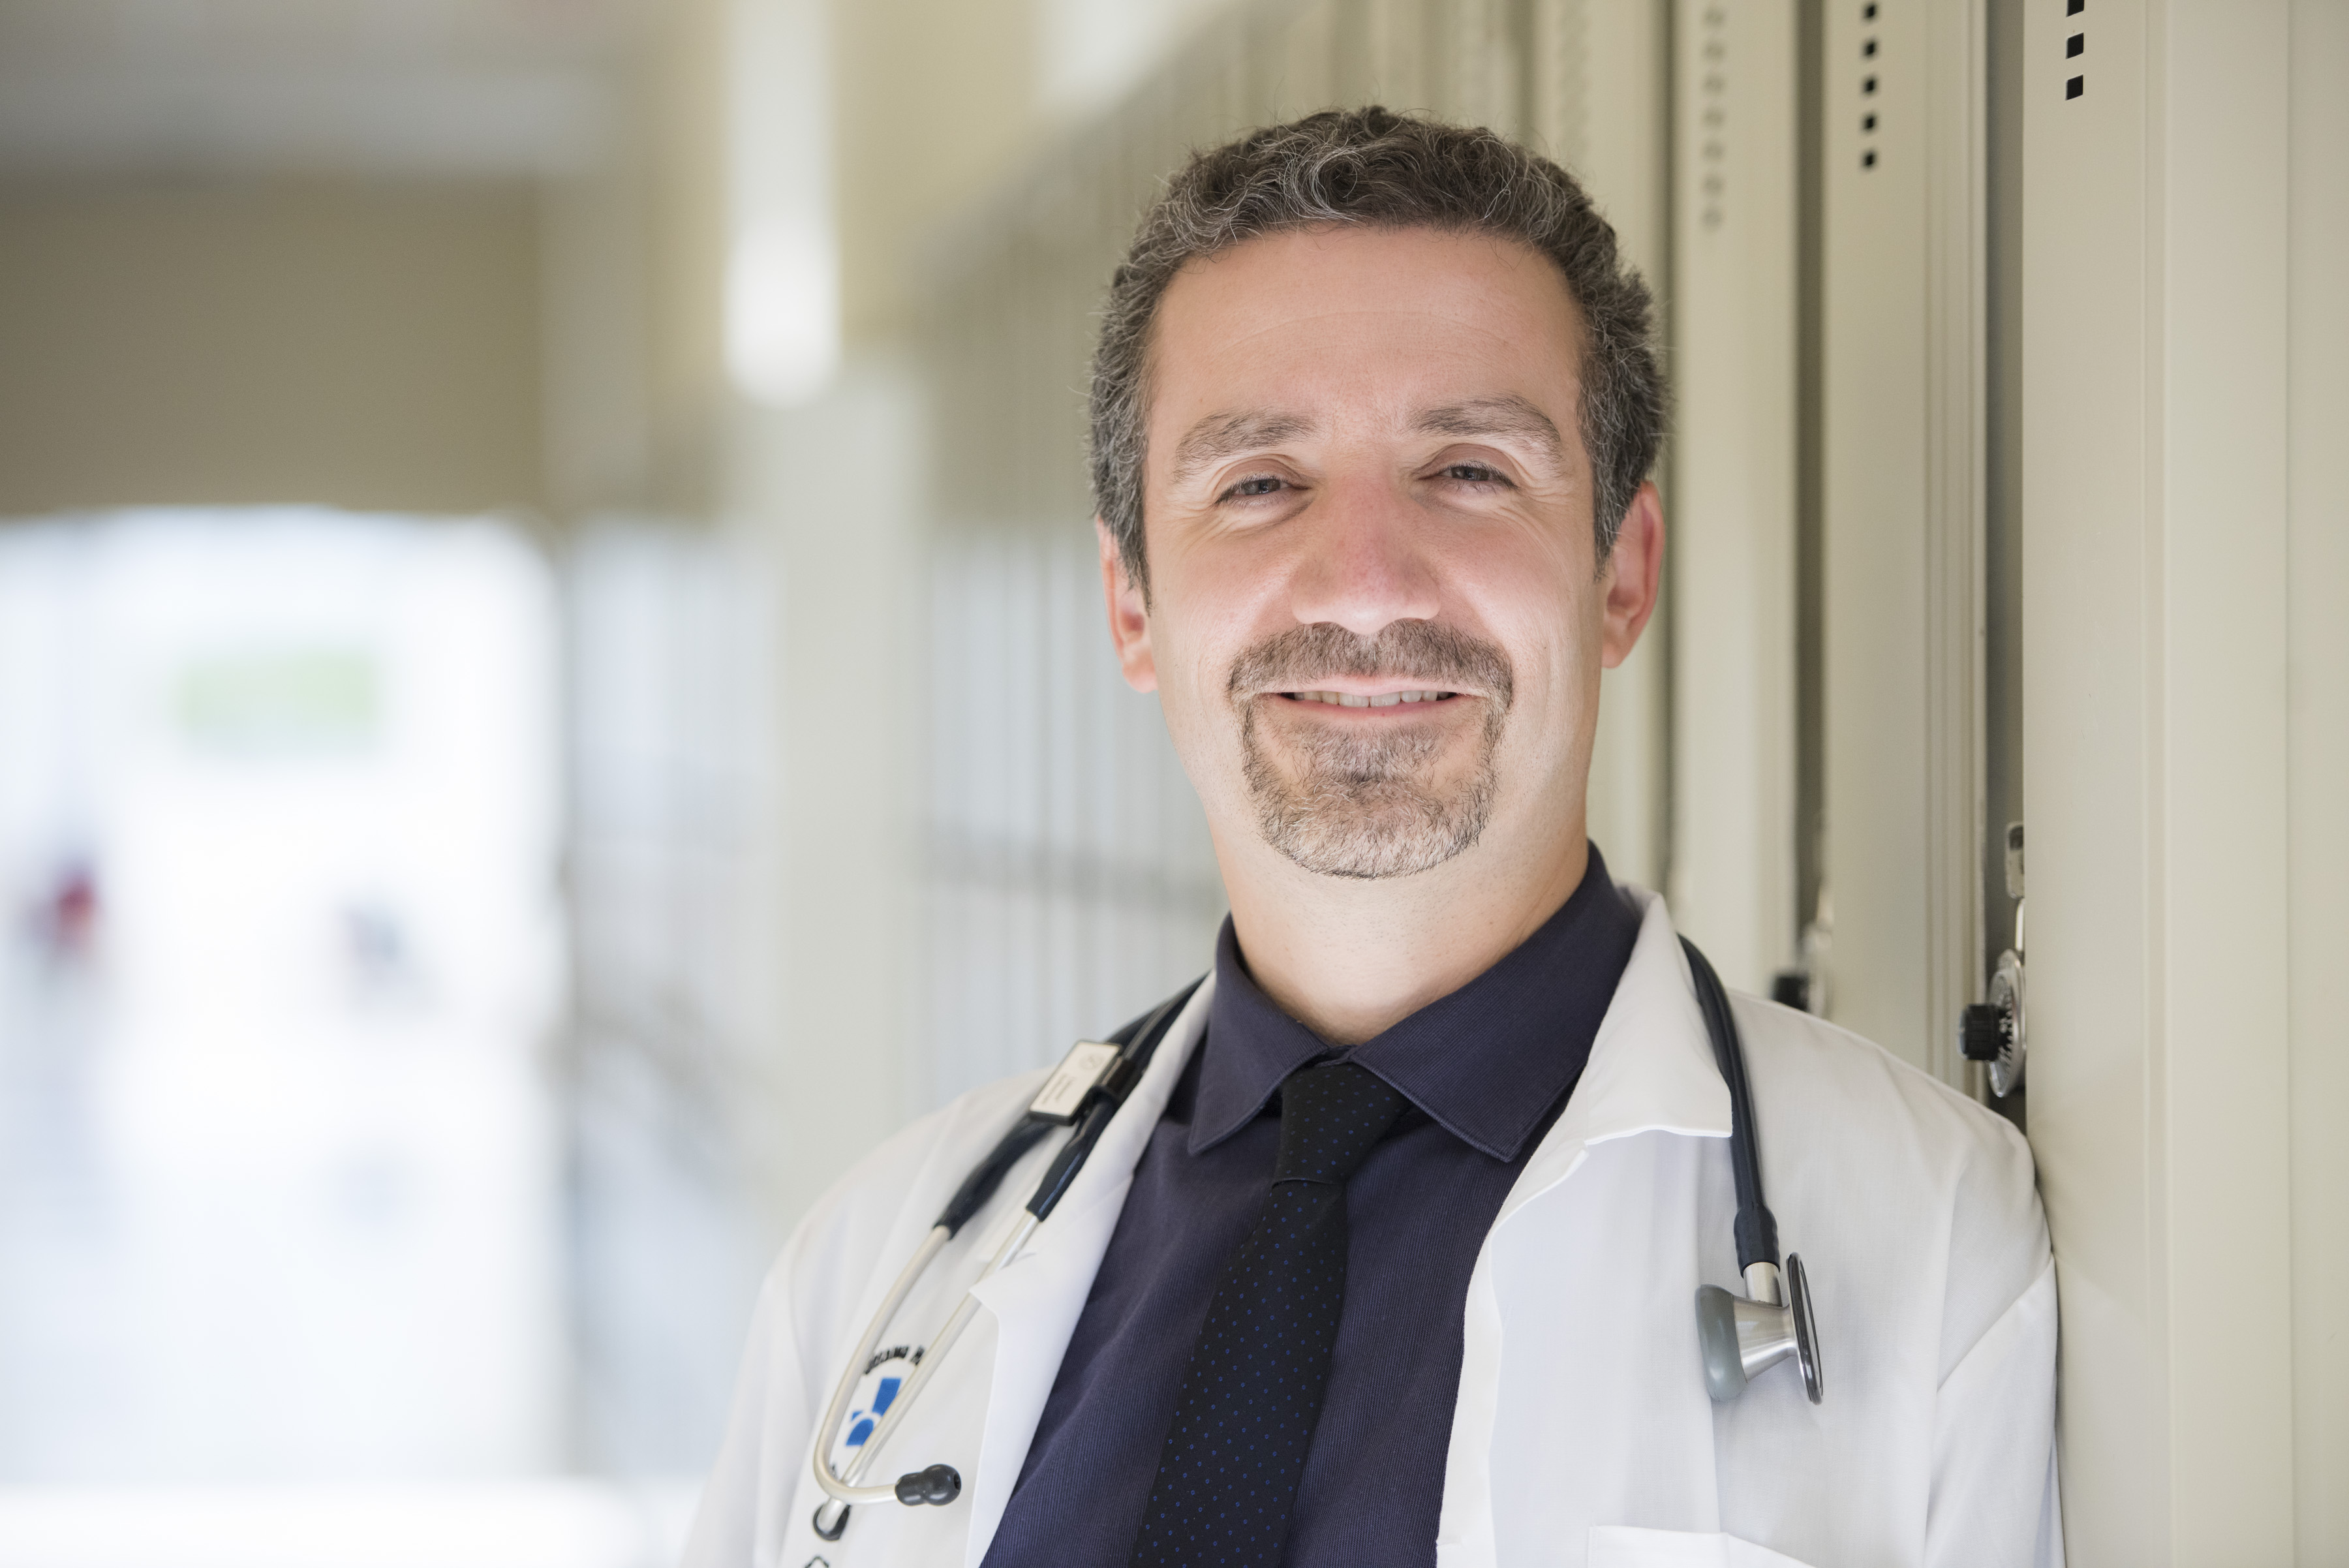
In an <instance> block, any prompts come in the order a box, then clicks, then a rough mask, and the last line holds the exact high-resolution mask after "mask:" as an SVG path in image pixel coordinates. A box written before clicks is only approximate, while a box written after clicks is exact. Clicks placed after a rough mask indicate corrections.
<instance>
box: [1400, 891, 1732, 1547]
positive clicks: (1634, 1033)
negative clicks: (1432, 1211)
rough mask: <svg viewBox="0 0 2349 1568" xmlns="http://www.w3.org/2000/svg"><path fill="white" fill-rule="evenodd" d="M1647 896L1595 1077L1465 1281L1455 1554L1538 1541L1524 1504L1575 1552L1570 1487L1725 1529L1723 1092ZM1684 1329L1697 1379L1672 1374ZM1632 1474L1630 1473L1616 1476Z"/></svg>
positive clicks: (1450, 1489) (1679, 963) (1449, 1479)
mask: <svg viewBox="0 0 2349 1568" xmlns="http://www.w3.org/2000/svg"><path fill="white" fill-rule="evenodd" d="M1633 896H1634V897H1636V898H1640V900H1641V901H1642V903H1643V906H1644V907H1643V910H1642V919H1641V922H1640V935H1639V938H1638V940H1637V941H1636V942H1635V943H1634V945H1633V948H1632V953H1631V959H1630V962H1629V963H1628V964H1627V965H1626V966H1625V969H1624V972H1623V978H1622V980H1621V981H1619V983H1618V984H1617V986H1616V991H1615V996H1614V999H1613V1001H1612V1002H1610V1003H1609V1008H1608V1011H1607V1014H1606V1017H1605V1018H1604V1019H1603V1020H1602V1021H1601V1023H1600V1024H1599V1033H1598V1035H1597V1037H1596V1038H1595V1039H1594V1041H1593V1042H1592V1045H1591V1050H1590V1057H1589V1060H1588V1064H1586V1066H1585V1067H1584V1069H1583V1074H1582V1077H1581V1079H1580V1081H1579V1082H1578V1084H1577V1085H1576V1087H1575V1090H1574V1094H1573V1096H1572V1097H1571V1098H1570V1099H1569V1100H1568V1102H1567V1106H1566V1109H1565V1110H1564V1111H1563V1112H1561V1113H1560V1114H1559V1116H1558V1119H1557V1122H1556V1123H1554V1124H1553V1125H1552V1127H1551V1128H1550V1130H1549V1133H1548V1134H1547V1137H1544V1138H1543V1140H1542V1142H1541V1144H1540V1146H1539V1147H1537V1149H1536V1150H1535V1151H1534V1155H1533V1158H1531V1159H1529V1160H1528V1161H1527V1162H1526V1169H1525V1171H1524V1173H1523V1174H1522V1175H1521V1176H1519V1178H1518V1179H1517V1182H1516V1186H1515V1187H1514V1188H1513V1189H1511V1191H1510V1194H1509V1196H1508V1198H1507V1199H1506V1201H1505V1202H1504V1203H1503V1204H1502V1207H1501V1211H1500V1215H1499V1217H1498V1218H1497V1219H1496V1220H1495V1222H1494V1226H1493V1229H1492V1231H1491V1232H1490V1233H1489V1234H1488V1235H1487V1236H1486V1238H1485V1246H1484V1248H1483V1250H1482V1251H1481V1252H1480V1253H1479V1254H1478V1257H1477V1261H1476V1266H1475V1270H1474V1271H1473V1272H1472V1273H1471V1275H1470V1278H1469V1283H1468V1299H1467V1303H1466V1313H1465V1319H1464V1344H1463V1356H1462V1364H1461V1374H1460V1392H1459V1398H1458V1402H1457V1404H1456V1406H1455V1408H1454V1417H1453V1428H1452V1440H1451V1447H1450V1452H1449V1455H1448V1459H1447V1464H1446V1469H1445V1478H1444V1512H1443V1520H1442V1524H1441V1526H1440V1528H1439V1531H1438V1534H1437V1557H1438V1561H1439V1562H1440V1563H1442V1564H1443V1568H1469V1565H1471V1564H1474V1565H1478V1568H1484V1565H1488V1564H1493V1563H1497V1562H1498V1561H1499V1560H1500V1556H1501V1552H1502V1547H1503V1542H1504V1538H1505V1537H1506V1539H1508V1540H1509V1541H1510V1542H1514V1543H1516V1544H1518V1545H1522V1544H1523V1543H1524V1542H1522V1540H1521V1539H1520V1537H1521V1535H1522V1533H1523V1532H1521V1531H1519V1530H1516V1529H1513V1528H1511V1521H1521V1520H1523V1519H1525V1518H1526V1516H1527V1514H1528V1512H1529V1509H1528V1506H1527V1500H1526V1499H1524V1498H1521V1497H1519V1495H1518V1494H1519V1493H1521V1492H1523V1491H1525V1490H1526V1488H1525V1487H1524V1486H1523V1485H1520V1484H1517V1478H1515V1477H1512V1478H1508V1479H1507V1480H1506V1484H1504V1485H1503V1486H1502V1487H1501V1488H1500V1490H1504V1491H1506V1492H1507V1493H1508V1498H1507V1501H1506V1504H1504V1503H1503V1502H1501V1501H1496V1496H1495V1490H1496V1487H1495V1454H1496V1451H1500V1452H1505V1453H1506V1456H1507V1458H1508V1461H1509V1467H1508V1468H1510V1469H1517V1470H1522V1469H1525V1468H1526V1467H1525V1463H1524V1461H1525V1459H1526V1458H1528V1457H1532V1456H1538V1458H1537V1459H1535V1460H1534V1463H1533V1465H1532V1467H1531V1468H1532V1469H1534V1471H1535V1472H1536V1473H1537V1475H1545V1476H1546V1477H1547V1479H1546V1480H1541V1481H1540V1482H1539V1484H1538V1489H1537V1490H1540V1491H1541V1492H1543V1493H1546V1494H1547V1496H1546V1497H1545V1498H1543V1499H1542V1500H1541V1501H1537V1502H1535V1503H1534V1504H1533V1505H1532V1507H1531V1509H1530V1511H1531V1512H1533V1513H1539V1514H1544V1515H1547V1516H1548V1517H1549V1518H1550V1519H1551V1520H1552V1521H1555V1522H1556V1523H1557V1524H1558V1525H1561V1526H1566V1527H1568V1538H1569V1540H1570V1546H1569V1547H1568V1550H1567V1551H1566V1552H1563V1553H1561V1556H1562V1558H1563V1560H1564V1561H1567V1562H1578V1561H1579V1560H1580V1556H1581V1551H1582V1542H1581V1540H1580V1538H1579V1537H1578V1536H1575V1535H1573V1534H1572V1533H1571V1531H1572V1527H1573V1526H1574V1525H1575V1524H1579V1523H1583V1522H1584V1521H1580V1520H1579V1518H1578V1515H1577V1512H1576V1508H1575V1499H1577V1498H1578V1497H1588V1496H1595V1495H1598V1494H1599V1492H1600V1491H1602V1490H1611V1491H1614V1492H1615V1493H1616V1495H1623V1493H1622V1488H1623V1487H1625V1486H1629V1487H1630V1489H1631V1490H1632V1493H1633V1495H1635V1496H1640V1497H1642V1498H1643V1501H1645V1502H1646V1503H1647V1504H1648V1505H1649V1506H1648V1508H1647V1510H1646V1511H1649V1512H1651V1513H1652V1512H1653V1511H1656V1510H1658V1509H1661V1511H1662V1512H1663V1513H1664V1514H1666V1515H1670V1516H1674V1517H1678V1518H1682V1519H1686V1520H1687V1521H1688V1527H1692V1528H1708V1529H1709V1528H1713V1524H1712V1523H1711V1521H1710V1513H1711V1511H1712V1510H1713V1506H1714V1505H1713V1498H1714V1496H1715V1487H1714V1477H1713V1423H1712V1414H1711V1407H1710V1402H1709V1401H1708V1400H1707V1399H1706V1398H1705V1396H1704V1392H1703V1387H1702V1381H1701V1379H1699V1378H1698V1377H1697V1376H1695V1360H1694V1358H1695V1355H1696V1346H1695V1328H1694V1323H1693V1320H1692V1316H1691V1313H1690V1308H1689V1304H1688V1303H1689V1302H1690V1300H1691V1298H1692V1295H1693V1293H1694V1290H1695V1287H1696V1285H1697V1284H1698V1283H1699V1282H1700V1267H1699V1257H1700V1248H1701V1242H1702V1238H1701V1237H1700V1235H1699V1234H1698V1208H1699V1186H1700V1182H1699V1176H1700V1172H1701V1170H1702V1160H1701V1159H1700V1158H1698V1157H1699V1155H1700V1154H1701V1153H1702V1151H1703V1149H1704V1147H1706V1146H1704V1145H1702V1144H1697V1143H1695V1142H1693V1140H1698V1139H1705V1140H1710V1139H1726V1138H1727V1137H1728V1135H1729V1091H1728V1087H1727V1085H1725V1084H1723V1081H1722V1078H1721V1074H1720V1070H1719V1068H1718V1067H1717V1066H1716V1065H1715V1064H1714V1062H1713V1050H1712V1044H1711V1041H1710V1039H1709V1038H1708V1036H1707V1035H1706V1033H1705V1028H1704V1021H1703V1016H1702V1013H1701V1012H1699V1011H1698V1009H1697V1004H1696V998H1695V992H1694V987H1693V985H1692V982H1691V981H1690V978H1689V971H1688V963H1687V960H1686V958H1685V956H1684V955H1683V954H1682V951H1681V949H1680V942H1679V939H1678V938H1677V937H1676V936H1675V935H1674V934H1673V932H1672V929H1671V919H1670V918H1669V916H1668V915H1667V913H1666V911H1665V909H1664V905H1663V900H1662V899H1661V898H1657V897H1655V896H1654V895H1653V894H1645V893H1635V894H1634V895H1633ZM1643 1134H1655V1135H1662V1136H1659V1137H1647V1138H1644V1139H1641V1138H1640V1135H1643ZM1633 1140H1640V1141H1636V1142H1635V1141H1633ZM1512 1328H1514V1330H1515V1334H1514V1336H1512V1335H1511V1334H1510V1333H1509V1332H1508V1331H1509V1330H1511V1329H1512ZM1682 1340H1686V1341H1687V1344H1686V1346H1685V1349H1686V1355H1685V1356H1684V1357H1681V1361H1685V1363H1686V1365H1685V1366H1684V1367H1683V1368H1682V1370H1683V1371H1685V1372H1686V1373H1687V1376H1680V1377H1674V1376H1671V1375H1670V1370H1669V1369H1670V1368H1671V1366H1678V1365H1680V1361H1675V1360H1674V1357H1675V1356H1676V1355H1678V1354H1679V1352H1680V1350H1681V1349H1682V1345H1681V1342H1682ZM1633 1433H1638V1434H1640V1445H1639V1451H1638V1452H1637V1453H1636V1454H1633V1453H1631V1452H1630V1451H1629V1449H1628V1447H1627V1442H1628V1436H1629V1435H1630V1434H1633ZM1620 1471H1635V1472H1636V1473H1619V1474H1614V1475H1611V1476H1610V1474H1609V1473H1608V1472H1620ZM1588 1522H1599V1521H1595V1520H1594V1521H1588ZM1544 1560H1545V1561H1547V1560H1548V1559H1547V1557H1546V1558H1545V1559H1544Z"/></svg>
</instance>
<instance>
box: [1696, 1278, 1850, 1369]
mask: <svg viewBox="0 0 2349 1568" xmlns="http://www.w3.org/2000/svg"><path fill="white" fill-rule="evenodd" d="M1745 1275H1746V1284H1747V1288H1748V1289H1750V1290H1752V1291H1753V1292H1754V1295H1752V1296H1733V1295H1731V1294H1730V1293H1728V1292H1727V1291H1724V1290H1723V1289H1722V1288H1721V1287H1720V1286H1719V1285H1703V1286H1700V1287H1699V1288H1698V1290H1697V1293H1696V1337H1697V1344H1698V1345H1699V1346H1700V1347H1701V1348H1702V1351H1703V1354H1704V1386H1705V1392H1707V1393H1708V1394H1711V1395H1712V1396H1713V1399H1714V1400H1715V1402H1717V1403H1720V1404H1724V1405H1725V1404H1727V1403H1728V1402H1729V1401H1731V1400H1733V1399H1734V1398H1736V1397H1738V1396H1739V1395H1741V1394H1743V1393H1744V1392H1745V1385H1746V1384H1747V1383H1749V1382H1751V1381H1752V1380H1753V1379H1754V1377H1755V1376H1758V1375H1759V1374H1761V1373H1763V1372H1765V1371H1767V1370H1768V1369H1769V1368H1771V1367H1773V1366H1777V1365H1778V1363H1780V1362H1782V1361H1784V1360H1785V1359H1786V1358H1787V1357H1788V1356H1790V1355H1791V1356H1793V1357H1794V1358H1795V1366H1798V1367H1799V1368H1801V1370H1802V1374H1803V1391H1804V1392H1805V1393H1806V1394H1808V1395H1809V1396H1810V1397H1811V1403H1812V1404H1814V1405H1816V1404H1817V1403H1818V1402H1819V1396H1820V1385H1819V1347H1818V1330H1817V1328H1816V1325H1815V1324H1813V1323H1812V1321H1811V1285H1810V1281H1809V1279H1808V1278H1807V1277H1806V1275H1805V1274H1804V1272H1803V1260H1802V1258H1801V1257H1800V1256H1799V1255H1798V1254H1795V1253H1792V1252H1790V1253H1788V1254H1787V1255H1786V1278H1785V1283H1786V1290H1785V1295H1786V1300H1785V1303H1784V1304H1783V1305H1782V1304H1781V1303H1779V1302H1778V1300H1777V1296H1778V1271H1777V1270H1776V1269H1775V1268H1773V1267H1772V1266H1771V1265H1770V1264H1768V1263H1755V1264H1754V1265H1753V1266H1752V1267H1751V1268H1749V1269H1747V1270H1746V1271H1745Z"/></svg>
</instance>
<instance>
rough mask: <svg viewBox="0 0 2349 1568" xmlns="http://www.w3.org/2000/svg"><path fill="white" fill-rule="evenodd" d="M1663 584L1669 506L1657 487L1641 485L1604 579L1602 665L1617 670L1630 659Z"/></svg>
mask: <svg viewBox="0 0 2349 1568" xmlns="http://www.w3.org/2000/svg"><path fill="white" fill-rule="evenodd" d="M1663 580H1664V504H1663V501H1662V499H1661V497H1660V496H1658V495H1657V493H1656V487H1655V485H1654V484H1653V483H1648V484H1642V485H1641V486H1640V493H1638V494H1637V495H1635V496H1633V497H1632V498H1631V504H1630V508H1629V509H1628V510H1626V511H1625V512H1624V514H1623V526H1622V528H1621V529H1620V530H1619V532H1618V533H1617V534H1616V535H1615V549H1614V552H1613V553H1612V554H1611V555H1609V556H1608V557H1607V570H1606V573H1605V575H1604V584H1603V586H1604V589H1605V604H1604V608H1603V613H1604V615H1605V618H1606V625H1605V627H1604V628H1602V630H1601V632H1600V637H1599V664H1600V666H1601V667H1602V668H1604V669H1608V670H1612V669H1614V668H1615V667H1616V666H1618V665H1619V664H1621V663H1622V662H1623V661H1624V660H1625V659H1629V658H1630V657H1631V649H1634V648H1635V647H1637V646H1639V641H1640V632H1642V631H1644V630H1646V629H1647V625H1648V618H1649V617H1650V616H1652V615H1654V614H1655V613H1656V596H1657V594H1658V593H1659V592H1661V589H1662V587H1663Z"/></svg>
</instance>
